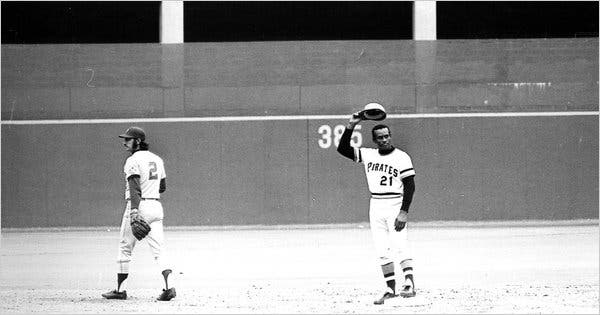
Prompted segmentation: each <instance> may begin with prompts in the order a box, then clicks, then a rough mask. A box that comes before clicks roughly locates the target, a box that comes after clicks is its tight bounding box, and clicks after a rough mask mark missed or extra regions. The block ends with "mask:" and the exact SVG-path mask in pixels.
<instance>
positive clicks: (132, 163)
mask: <svg viewBox="0 0 600 315" xmlns="http://www.w3.org/2000/svg"><path fill="white" fill-rule="evenodd" d="M123 171H124V172H125V178H126V179H129V177H130V176H133V175H137V176H141V170H140V165H139V163H137V161H136V160H135V159H133V158H128V159H127V161H126V162H125V166H124V167H123Z"/></svg>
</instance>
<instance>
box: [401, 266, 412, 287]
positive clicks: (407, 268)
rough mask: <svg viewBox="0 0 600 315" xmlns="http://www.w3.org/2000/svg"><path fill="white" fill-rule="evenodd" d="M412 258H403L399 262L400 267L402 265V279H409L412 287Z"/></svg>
mask: <svg viewBox="0 0 600 315" xmlns="http://www.w3.org/2000/svg"><path fill="white" fill-rule="evenodd" d="M412 265H413V264H412V259H405V260H403V261H402V262H401V263H400V267H402V272H403V273H404V279H405V280H410V282H411V284H412V286H413V288H414V286H415V280H414V279H413V266H412Z"/></svg>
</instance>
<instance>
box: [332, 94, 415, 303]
mask: <svg viewBox="0 0 600 315" xmlns="http://www.w3.org/2000/svg"><path fill="white" fill-rule="evenodd" d="M367 107H369V108H373V107H375V109H371V110H372V111H375V114H376V115H371V116H369V115H365V111H364V110H363V111H361V112H357V113H354V114H353V115H352V117H350V120H349V122H348V125H347V126H346V129H345V130H344V133H343V134H342V138H341V139H340V144H339V146H338V149H337V150H338V152H339V153H340V154H342V155H343V156H345V157H347V158H349V159H352V160H354V161H355V162H357V163H362V164H363V165H364V169H365V175H366V177H367V183H368V186H369V190H370V192H371V200H370V206H369V222H370V225H371V233H372V235H373V240H374V243H375V249H376V252H377V256H378V260H379V263H380V265H381V270H382V272H383V278H384V280H385V282H386V285H387V290H386V292H385V293H384V294H383V296H382V297H381V298H379V299H377V300H376V301H375V302H374V303H375V304H384V302H385V300H387V299H390V298H395V297H398V295H399V296H401V297H413V296H415V294H416V293H415V283H414V278H413V262H412V258H411V256H410V254H409V252H408V246H407V245H408V238H407V228H408V227H407V221H408V208H409V206H410V203H411V201H412V198H413V193H414V191H415V181H414V177H415V170H414V168H413V165H412V161H411V159H410V157H409V156H408V154H406V153H405V152H404V151H401V150H400V149H398V148H395V147H394V146H393V145H392V142H391V140H392V134H391V131H390V128H389V127H388V126H386V125H377V126H375V127H373V129H372V136H373V142H375V144H376V145H377V149H373V148H362V147H361V148H353V147H351V146H350V138H351V136H352V132H353V130H354V127H355V126H356V125H357V124H358V123H359V122H360V121H361V120H362V119H370V120H382V119H384V118H385V111H384V109H383V106H381V105H379V104H375V105H372V104H368V106H367ZM367 107H365V110H367V109H368V108H367ZM377 111H380V112H382V113H380V115H379V114H377ZM396 257H398V258H399V259H400V260H399V261H400V264H399V265H400V267H401V268H402V272H403V273H404V280H403V285H402V288H401V289H400V291H399V292H397V291H396V276H395V271H394V270H395V268H394V258H396ZM398 293H399V294H398Z"/></svg>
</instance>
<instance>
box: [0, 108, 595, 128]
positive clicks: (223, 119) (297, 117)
mask: <svg viewBox="0 0 600 315" xmlns="http://www.w3.org/2000/svg"><path fill="white" fill-rule="evenodd" d="M598 114H599V112H598V111H571V112H505V113H497V112H496V113H430V114H389V115H387V118H386V119H421V118H471V117H560V116H598ZM349 117H350V115H287V116H219V117H167V118H113V119H46V120H44V119H39V120H2V121H1V124H2V125H67V124H119V123H164V122H228V121H273V120H282V121H285V120H333V119H348V118H349Z"/></svg>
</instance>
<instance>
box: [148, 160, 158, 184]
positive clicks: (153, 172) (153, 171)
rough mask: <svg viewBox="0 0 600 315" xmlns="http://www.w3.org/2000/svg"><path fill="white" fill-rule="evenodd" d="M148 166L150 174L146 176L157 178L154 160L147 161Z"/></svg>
mask: <svg viewBox="0 0 600 315" xmlns="http://www.w3.org/2000/svg"><path fill="white" fill-rule="evenodd" d="M148 166H149V167H150V172H149V173H150V174H149V176H148V179H150V180H152V179H158V174H156V163H155V162H149V163H148Z"/></svg>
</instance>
